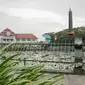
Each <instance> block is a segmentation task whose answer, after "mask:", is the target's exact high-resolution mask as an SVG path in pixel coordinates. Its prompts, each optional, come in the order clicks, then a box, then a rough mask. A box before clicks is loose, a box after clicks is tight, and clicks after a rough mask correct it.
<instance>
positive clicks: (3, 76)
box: [0, 46, 63, 85]
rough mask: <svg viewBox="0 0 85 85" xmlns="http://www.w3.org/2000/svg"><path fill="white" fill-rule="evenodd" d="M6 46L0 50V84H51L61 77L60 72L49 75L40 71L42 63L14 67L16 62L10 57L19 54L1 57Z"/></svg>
mask: <svg viewBox="0 0 85 85" xmlns="http://www.w3.org/2000/svg"><path fill="white" fill-rule="evenodd" d="M7 47H8V46H7ZM7 47H5V48H3V49H2V50H0V59H2V60H1V62H0V85H53V84H55V83H56V82H57V81H59V80H61V79H62V78H63V75H61V74H56V75H55V76H49V75H45V73H40V72H41V71H42V69H43V67H44V65H42V66H41V65H37V66H31V67H27V68H25V69H23V68H16V67H17V66H18V64H17V62H13V61H11V59H12V58H14V57H17V56H20V54H19V53H16V54H13V55H11V56H9V57H7V58H6V57H5V56H4V57H3V54H4V53H5V51H4V50H5V49H6V48H7Z"/></svg>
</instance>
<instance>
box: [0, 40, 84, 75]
mask: <svg viewBox="0 0 85 85" xmlns="http://www.w3.org/2000/svg"><path fill="white" fill-rule="evenodd" d="M5 45H7V44H1V47H4V46H5ZM81 46H83V43H82V45H81V43H80V44H78V43H75V42H74V43H73V42H72V41H70V40H69V42H66V41H64V42H63V43H62V42H60V41H58V42H57V43H50V44H44V43H14V44H12V45H10V46H9V47H8V48H6V49H5V51H7V53H8V54H10V55H11V53H12V54H13V53H15V52H20V53H21V55H20V56H19V57H17V58H14V59H12V60H13V61H18V62H19V65H20V66H33V65H37V64H41V65H42V64H44V65H45V67H44V70H45V71H47V72H64V73H65V72H66V73H74V72H76V70H75V69H76V67H80V68H79V69H77V71H78V72H79V73H78V74H80V73H81V71H83V70H84V69H85V66H84V63H85V62H84V61H85V60H84V56H82V54H81V53H83V49H84V46H83V47H82V48H80V47H81ZM77 53H79V55H78V54H77ZM8 54H7V55H8ZM82 68H83V70H81V69H82ZM83 73H84V72H83Z"/></svg>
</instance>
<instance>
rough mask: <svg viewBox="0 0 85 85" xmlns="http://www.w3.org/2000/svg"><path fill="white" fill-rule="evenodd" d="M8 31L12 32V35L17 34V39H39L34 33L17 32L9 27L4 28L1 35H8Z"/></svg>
mask: <svg viewBox="0 0 85 85" xmlns="http://www.w3.org/2000/svg"><path fill="white" fill-rule="evenodd" d="M7 32H10V33H11V34H10V36H15V37H16V38H17V39H37V37H36V36H35V35H33V34H16V33H14V32H13V31H11V30H10V29H9V28H6V29H4V30H3V31H2V32H1V33H0V35H3V36H7Z"/></svg>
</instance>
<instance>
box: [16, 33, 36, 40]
mask: <svg viewBox="0 0 85 85" xmlns="http://www.w3.org/2000/svg"><path fill="white" fill-rule="evenodd" d="M15 36H16V38H17V39H37V37H36V36H35V35H33V34H15Z"/></svg>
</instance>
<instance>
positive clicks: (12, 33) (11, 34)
mask: <svg viewBox="0 0 85 85" xmlns="http://www.w3.org/2000/svg"><path fill="white" fill-rule="evenodd" d="M7 32H10V36H14V35H15V34H14V32H13V31H11V30H10V29H9V28H6V29H4V30H3V31H2V32H1V33H0V35H3V36H7Z"/></svg>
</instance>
